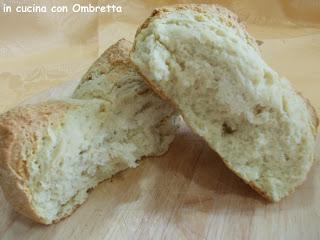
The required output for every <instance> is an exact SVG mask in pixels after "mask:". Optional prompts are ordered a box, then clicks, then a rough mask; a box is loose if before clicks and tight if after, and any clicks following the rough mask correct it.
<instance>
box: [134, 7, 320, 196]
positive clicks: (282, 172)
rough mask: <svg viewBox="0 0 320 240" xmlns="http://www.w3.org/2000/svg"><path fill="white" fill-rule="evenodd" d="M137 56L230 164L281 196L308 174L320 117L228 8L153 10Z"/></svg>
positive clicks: (140, 33) (158, 86)
mask: <svg viewBox="0 0 320 240" xmlns="http://www.w3.org/2000/svg"><path fill="white" fill-rule="evenodd" d="M131 59H132V61H133V62H134V63H135V65H136V66H137V67H138V68H139V70H140V72H141V73H142V74H143V75H144V76H145V77H146V79H147V81H148V83H149V84H150V85H151V86H152V88H153V89H154V90H155V91H156V92H158V93H159V94H160V95H161V96H163V97H164V98H166V99H169V101H171V102H172V104H173V105H175V106H176V108H177V109H178V110H179V111H180V112H181V114H182V115H183V117H184V120H185V121H186V122H187V123H188V124H189V125H190V127H191V128H192V129H193V130H194V132H196V133H197V134H199V135H200V136H202V137H203V138H204V139H205V140H206V141H207V142H208V144H209V146H210V147H211V148H212V149H214V150H215V151H217V152H218V153H219V154H220V156H221V157H222V159H223V161H224V162H225V164H226V165H227V166H228V167H229V168H230V169H231V170H232V171H234V172H235V173H236V174H237V175H238V176H240V177H241V178H242V179H243V180H244V181H245V182H247V183H248V184H249V185H250V186H252V187H253V188H254V189H255V190H257V191H258V192H259V193H260V194H262V195H263V196H264V197H266V198H267V199H269V200H272V201H278V200H280V199H281V198H283V197H284V196H286V195H288V194H289V193H290V192H292V191H293V190H294V189H295V188H296V187H297V186H298V185H300V184H301V183H302V182H303V181H304V180H305V178H306V175H307V173H308V171H309V169H310V167H311V165H312V163H313V157H314V147H315V139H316V134H317V126H318V119H317V116H316V113H315V112H314V109H313V108H312V107H311V106H310V105H309V103H308V101H306V100H305V99H304V98H303V97H302V96H301V95H299V94H297V92H296V91H295V90H294V89H293V88H292V87H291V85H290V83H289V82H288V81H287V80H286V79H284V78H283V77H281V76H280V75H279V74H278V73H276V72H275V71H274V70H273V69H271V68H270V67H269V66H268V65H267V64H266V63H265V62H264V60H263V59H262V57H261V55H260V53H259V50H258V46H257V44H256V41H255V40H254V39H253V38H252V37H251V36H249V34H248V33H247V32H246V30H245V28H244V26H243V25H242V24H241V23H240V22H239V20H238V19H237V17H236V16H235V15H234V14H233V13H232V12H230V11H229V10H227V9H225V8H223V7H220V6H215V5H177V6H172V7H164V8H160V9H156V10H154V11H153V13H152V15H151V17H150V18H148V19H147V20H146V21H145V23H144V24H143V25H142V26H141V28H140V29H139V30H138V32H137V34H136V38H135V42H134V47H133V50H132V52H131Z"/></svg>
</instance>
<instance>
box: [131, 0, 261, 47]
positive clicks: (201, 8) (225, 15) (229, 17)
mask: <svg viewBox="0 0 320 240" xmlns="http://www.w3.org/2000/svg"><path fill="white" fill-rule="evenodd" d="M183 10H192V11H195V12H198V13H200V14H204V15H206V14H209V13H210V14H215V15H217V16H219V17H220V18H221V19H222V21H224V22H225V23H226V24H227V25H230V26H233V27H234V28H237V29H239V31H241V32H243V33H244V34H245V35H246V40H247V41H248V43H249V44H250V45H251V46H253V47H254V48H255V50H256V51H257V52H259V53H260V50H259V48H258V45H257V42H256V40H255V39H253V38H252V37H251V36H250V35H249V34H248V33H247V31H246V26H245V24H243V23H242V22H241V20H240V19H239V18H238V16H237V15H236V14H234V13H233V12H231V11H230V10H228V9H227V8H225V7H223V6H220V5H218V4H175V5H170V6H165V7H161V8H156V9H154V10H153V11H152V13H151V15H150V16H149V17H148V18H147V19H146V20H145V21H144V23H142V25H141V26H140V27H138V29H137V32H136V35H135V36H137V35H138V34H139V33H140V32H141V31H142V30H143V29H145V28H147V27H148V26H149V24H150V23H151V22H152V21H153V20H155V19H156V18H163V17H165V16H166V15H167V14H168V13H170V12H179V11H183ZM134 48H135V43H134V45H133V50H134Z"/></svg>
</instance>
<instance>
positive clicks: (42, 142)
mask: <svg viewBox="0 0 320 240" xmlns="http://www.w3.org/2000/svg"><path fill="white" fill-rule="evenodd" d="M130 48H131V43H129V42H127V41H125V40H122V41H120V42H118V43H117V44H116V45H114V46H112V47H111V48H110V49H108V50H107V51H106V52H105V53H104V54H103V55H102V56H101V58H100V59H99V60H98V61H97V62H96V63H95V64H94V65H93V66H92V67H91V68H90V69H89V71H88V72H87V74H86V76H85V77H84V79H83V83H82V84H81V85H80V86H79V87H78V89H77V90H76V92H75V93H74V97H77V98H78V99H69V100H61V101H60V100H59V101H50V102H45V103H40V104H37V105H33V106H26V107H18V108H16V109H13V110H11V111H9V112H7V113H5V114H3V115H2V116H1V117H0V181H1V185H2V188H3V191H4V194H5V197H6V198H7V200H8V201H9V202H10V203H11V204H12V206H13V207H14V208H15V209H16V210H17V211H18V212H20V213H22V214H24V215H25V216H27V217H29V218H32V219H33V220H35V221H37V222H40V223H44V224H50V223H53V222H57V221H59V220H60V219H62V218H64V217H66V216H68V215H70V214H71V213H72V212H73V211H74V210H75V209H76V208H77V207H78V206H79V205H80V204H82V203H83V202H84V201H85V200H86V198H87V195H88V190H89V189H91V188H93V187H95V186H96V185H97V184H98V183H99V182H101V181H103V180H105V179H107V178H110V177H111V176H112V175H114V174H115V173H117V172H119V171H121V170H124V169H126V168H128V167H135V166H137V160H139V159H141V157H143V156H156V155H160V154H163V153H164V152H165V151H166V150H167V149H168V147H169V144H170V143H171V141H172V140H173V138H174V130H175V126H174V122H173V120H174V111H173V109H172V108H171V107H170V106H168V105H167V104H166V103H164V102H163V101H162V100H161V99H160V98H159V97H158V96H157V95H155V94H154V93H153V92H152V91H150V90H149V89H148V88H147V87H146V85H145V83H144V82H143V79H142V77H141V76H140V75H139V74H138V73H137V72H136V70H135V68H134V67H133V66H132V65H131V64H129V55H128V53H129V49H130ZM88 96H90V97H88Z"/></svg>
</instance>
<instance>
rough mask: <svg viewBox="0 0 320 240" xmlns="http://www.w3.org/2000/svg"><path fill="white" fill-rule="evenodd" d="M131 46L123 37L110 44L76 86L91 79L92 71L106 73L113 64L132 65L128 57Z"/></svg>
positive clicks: (127, 66)
mask: <svg viewBox="0 0 320 240" xmlns="http://www.w3.org/2000/svg"><path fill="white" fill-rule="evenodd" d="M131 47H132V43H131V42H129V41H128V40H126V39H124V38H123V39H120V40H119V41H118V42H117V43H115V44H113V45H112V46H110V47H109V48H108V49H107V50H106V51H105V52H104V53H103V54H102V55H101V56H100V57H99V58H98V59H97V60H96V61H95V62H94V63H93V64H92V66H91V67H90V68H89V69H88V71H87V72H86V73H85V74H84V76H83V77H82V80H81V82H80V84H79V86H78V88H79V87H80V85H81V84H82V83H84V82H87V81H90V80H92V79H93V78H92V74H93V73H94V72H99V73H104V74H107V73H108V72H110V71H111V70H112V69H113V68H114V67H115V66H119V65H123V66H125V67H126V68H129V67H134V66H133V64H132V63H131V61H130V58H129V52H130V50H131Z"/></svg>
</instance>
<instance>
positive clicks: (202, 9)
mask: <svg viewBox="0 0 320 240" xmlns="http://www.w3.org/2000/svg"><path fill="white" fill-rule="evenodd" d="M184 9H192V10H194V11H197V12H199V13H206V12H208V11H215V12H216V13H217V14H219V16H224V17H227V18H228V19H230V20H232V21H233V22H234V23H235V24H236V25H238V26H239V28H240V29H242V30H243V31H245V34H246V36H248V38H249V44H250V42H251V41H253V42H255V40H254V39H253V38H251V37H250V36H249V35H248V34H247V33H246V29H245V26H244V24H242V23H241V22H240V20H239V19H238V17H237V16H236V15H235V14H233V13H232V12H230V11H229V10H227V9H226V8H224V7H221V6H218V5H207V4H200V5H197V4H182V5H174V6H170V7H163V8H159V9H155V10H154V11H153V12H152V14H151V16H150V17H149V18H147V20H146V21H145V22H144V23H143V24H142V25H141V26H140V27H139V28H138V30H137V33H136V36H137V35H138V34H139V33H140V32H141V31H142V30H143V29H144V28H147V27H148V25H149V24H150V23H151V22H152V21H153V20H154V18H160V17H164V16H165V15H166V13H168V12H171V11H179V10H184ZM135 45H136V42H135V43H134V46H133V49H132V51H134V50H135ZM256 47H257V46H256ZM257 51H258V52H259V50H257ZM139 72H140V74H141V75H144V74H143V73H142V72H141V71H140V70H139ZM144 79H145V81H146V83H147V84H148V85H149V86H150V88H151V89H153V91H154V92H156V93H157V94H158V95H159V96H160V97H161V98H162V99H164V100H167V101H168V102H169V103H170V104H171V105H172V106H173V107H175V109H176V110H177V111H178V112H179V113H180V114H181V115H182V117H183V119H184V121H185V122H186V124H187V125H188V126H189V127H190V129H191V130H192V131H193V132H196V131H195V129H193V128H192V125H191V124H190V123H189V122H188V120H187V119H186V118H185V117H184V114H183V111H181V109H179V107H178V106H177V104H176V103H175V102H174V100H173V99H171V98H170V97H168V96H167V95H166V94H165V93H164V92H163V91H162V90H161V89H160V88H159V87H158V86H156V85H155V84H153V82H152V81H150V80H149V79H148V78H147V76H144ZM299 95H300V96H301V97H302V98H303V99H304V101H305V102H306V105H307V107H308V110H309V112H310V116H311V118H312V123H313V125H314V127H315V132H314V134H315V137H316V135H317V131H316V129H317V127H318V125H319V119H318V116H317V114H316V111H315V109H314V107H313V106H312V105H311V104H310V102H309V100H308V99H306V98H304V97H303V96H302V95H301V94H299ZM203 140H204V141H206V142H207V144H208V146H210V144H209V142H208V141H207V140H206V139H205V138H203ZM210 147H211V146H210ZM211 148H212V149H213V150H214V148H213V147H211ZM222 160H223V162H224V164H225V165H226V166H227V167H228V168H229V169H230V170H231V171H232V172H233V173H234V174H236V175H237V176H238V177H240V178H241V179H242V180H243V181H244V182H245V183H246V184H248V185H249V186H250V187H251V188H252V189H253V190H255V191H256V192H257V193H259V194H260V195H261V196H262V197H264V198H265V199H267V200H268V201H270V202H277V201H278V200H277V199H274V198H273V197H272V196H270V195H268V193H267V192H265V191H263V190H262V189H261V188H259V186H257V185H256V184H255V183H254V182H251V181H248V180H246V179H244V178H243V177H242V176H240V174H238V173H237V172H235V171H234V169H232V166H230V165H229V164H228V162H227V161H225V160H224V159H223V158H222ZM302 183H303V182H301V184H302ZM296 187H298V186H296ZM293 191H294V189H293V190H292V191H291V192H293ZM291 192H289V193H287V194H286V195H285V196H283V197H286V196H288V195H289V194H290V193H291Z"/></svg>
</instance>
